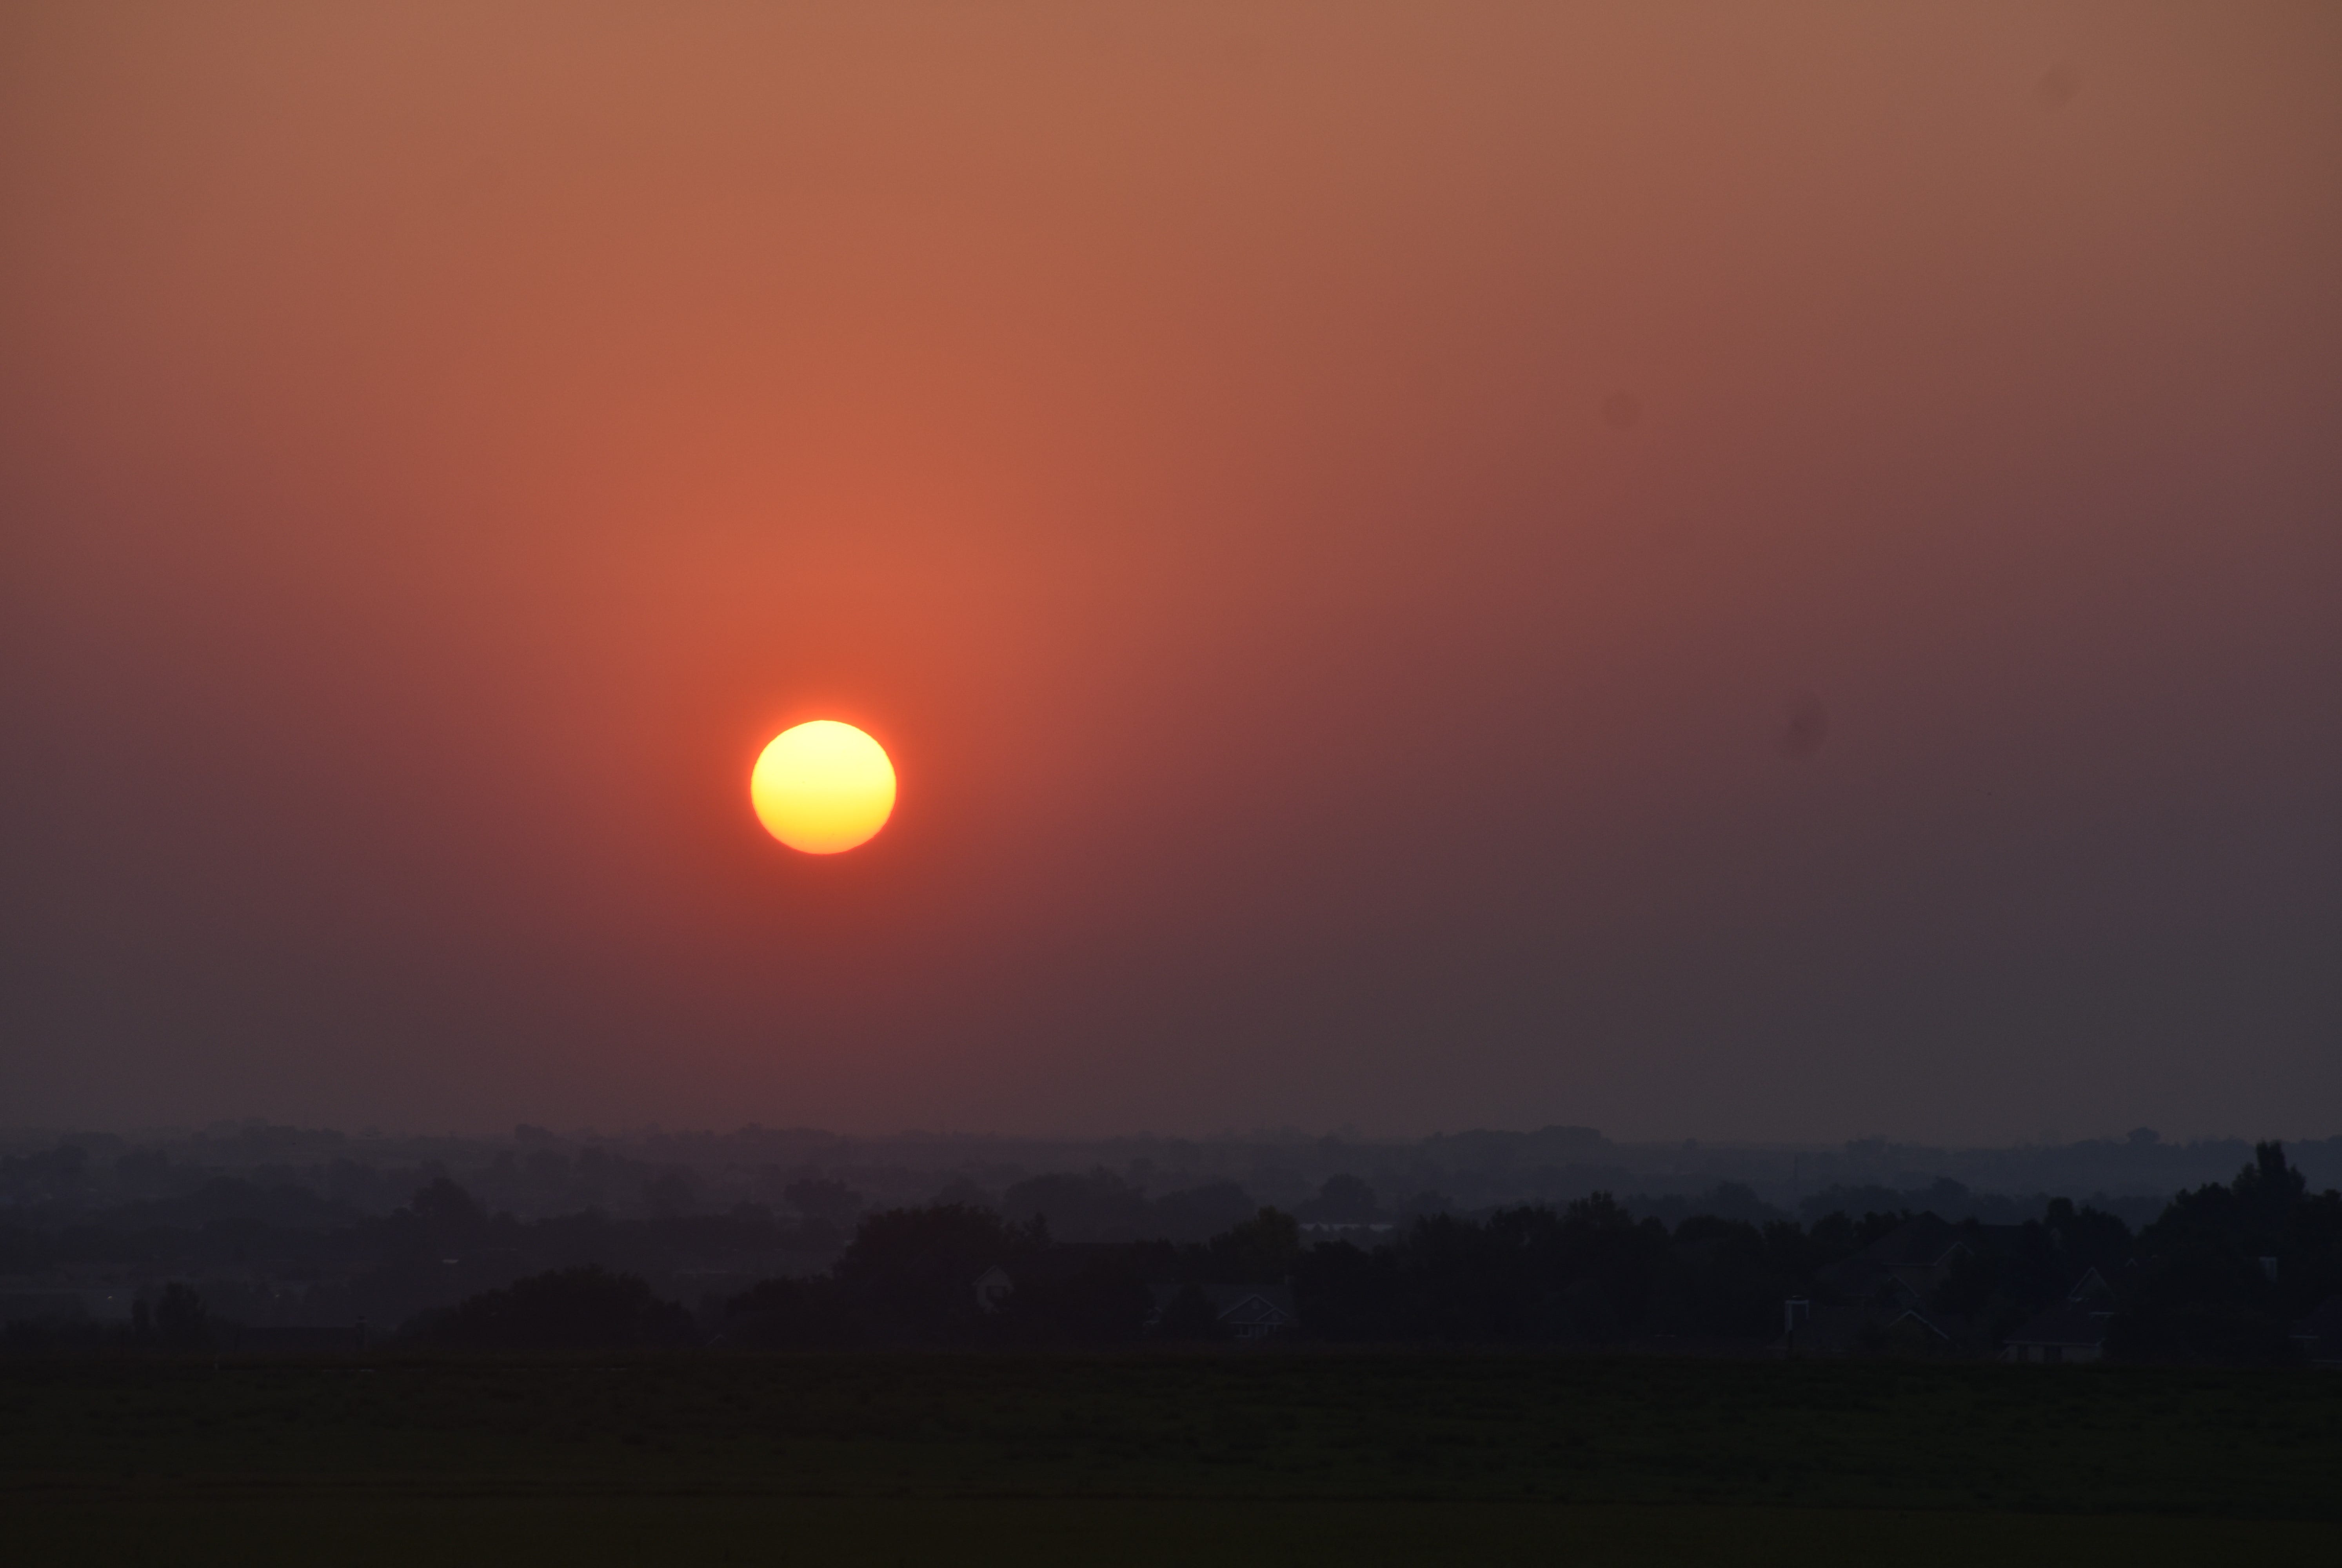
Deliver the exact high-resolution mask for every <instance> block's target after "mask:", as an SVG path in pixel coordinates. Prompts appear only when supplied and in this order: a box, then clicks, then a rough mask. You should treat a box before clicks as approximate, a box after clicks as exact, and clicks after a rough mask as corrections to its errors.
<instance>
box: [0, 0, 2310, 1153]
mask: <svg viewBox="0 0 2342 1568" xmlns="http://www.w3.org/2000/svg"><path fill="white" fill-rule="evenodd" d="M2337 81H2342V14H2337V12H2336V11H2334V10H2333V9H2332V8H2330V7H2326V6H2319V5H2291V6H2267V7H2259V6H2251V5H2217V6H2215V5H2200V6H2194V7H2148V6H2143V5H2106V6H2070V5H2024V6H2008V7H1994V6H1988V5H1942V6H1937V7H1919V6H1897V7H1873V6H1861V5H1828V6H1801V5H1771V6H1762V7H1757V6H1751V7H1714V6H1693V5H1686V6H1681V7H1669V6H1665V5H1611V6H1586V7H1565V6H1561V5H1544V4H1538V5H1504V6H1496V5H1491V6H1469V5H1388V6H1369V5H1359V4H1342V5H1323V6H1293V5H1232V6H1228V7H1226V8H1222V9H1216V10H1215V9H1212V8H1209V7H1205V6H1200V5H1165V6H1159V7H1142V6H1123V5H1064V6H1030V7H1013V6H982V7H973V6H971V7H958V6H933V5H917V6H901V7H888V6H884V5H874V4H866V3H857V4H851V5H835V6H826V7H812V6H807V7H789V6H783V5H676V6H668V5H659V6H653V5H633V6H589V5H580V4H559V5H491V4H484V3H478V0H472V3H465V4H460V5H453V4H451V5H445V6H438V7H432V6H424V5H414V6H396V7H373V6H359V5H347V6H341V5H335V6H328V5H282V6H237V5H215V6H204V7H188V6H179V5H152V6H108V5H97V4H91V3H87V0H75V3H73V4H59V5H32V6H18V7H15V8H13V9H11V10H9V11H8V12H6V13H5V15H0V517H5V533H0V617H5V624H4V625H0V720H5V724H6V725H7V729H8V733H9V734H10V736H11V742H10V746H9V757H10V763H9V766H8V768H7V770H6V776H5V780H0V811H4V812H5V822H0V854H4V855H5V863H0V872H5V886H0V922H5V925H4V926H0V936H5V950H6V955H5V956H0V986H5V996H4V997H0V1000H5V1006H6V1010H7V1029H6V1034H7V1036H8V1041H9V1044H7V1046H6V1048H5V1050H0V1103H5V1104H6V1105H7V1106H8V1107H9V1109H8V1111H7V1112H6V1117H7V1119H8V1120H10V1121H12V1122H23V1123H27V1124H30V1123H35V1122H58V1121H63V1122H82V1123H123V1122H137V1121H151V1120H172V1119H177V1120H191V1119H199V1118H202V1117H207V1116H212V1115H226V1114H246V1113H251V1114H267V1115H272V1116H276V1117H280V1118H289V1119H299V1120H309V1121H327V1122H338V1123H341V1124H358V1123H360V1122H365V1121H378V1122H382V1123H384V1124H403V1125H424V1126H463V1127H474V1126H494V1125H498V1124H505V1123H509V1122H510V1121H512V1120H515V1119H516V1118H524V1117H525V1118H526V1119H528V1120H532V1121H536V1122H546V1123H556V1124H577V1123H589V1122H590V1123H599V1124H605V1125H611V1124H621V1123H632V1122H637V1121H641V1120H645V1119H650V1118H657V1119H663V1120H665V1121H667V1122H668V1123H670V1124H732V1123H736V1122H739V1121H744V1120H751V1119H753V1120H759V1121H763V1122H765V1123H767V1124H827V1125H834V1126H841V1127H852V1128H866V1129H883V1128H894V1127H902V1126H910V1125H925V1126H956V1127H961V1128H969V1129H983V1128H997V1129H1001V1130H1019V1131H1022V1130H1044V1129H1068V1130H1071V1129H1079V1130H1136V1129H1139V1128H1151V1129H1155V1130H1158V1131H1203V1130H1210V1129H1216V1128H1220V1127H1228V1126H1240V1127H1250V1126H1256V1125H1267V1124H1284V1123H1291V1124H1299V1125H1302V1126H1306V1127H1313V1128H1323V1127H1327V1126H1332V1125H1335V1124H1342V1123H1355V1124H1359V1125H1361V1126H1363V1127H1365V1128H1366V1129H1368V1130H1381V1131H1393V1132H1422V1131H1429V1130H1434V1129H1436V1128H1449V1127H1456V1126H1462V1125H1471V1124H1499V1125H1523V1124H1527V1125H1535V1124H1541V1123H1544V1122H1548V1121H1563V1122H1581V1123H1591V1124H1596V1125H1599V1126H1601V1127H1603V1128H1604V1129H1605V1130H1606V1131H1611V1132H1613V1133H1614V1134H1639V1135H1670V1136H1673V1135H1684V1134H1698V1135H1703V1136H1710V1137H1722V1136H1734V1135H1739V1136H1822V1137H1837V1136H1850V1135H1854V1134H1857V1133H1867V1132H1886V1133H1890V1134H1897V1135H1903V1136H1941V1137H1954V1136H1957V1137H2003V1136H2018V1135H2030V1134H2035V1133H2037V1132H2039V1131H2044V1130H2050V1129H2056V1130H2059V1131H2062V1132H2064V1133H2067V1134H2073V1135H2078V1134H2084V1133H2094V1132H2103V1131H2109V1130H2114V1131H2119V1130H2121V1129H2122V1128H2126V1127H2128V1126H2130V1125H2133V1124H2137V1123H2140V1122H2147V1123H2149V1124H2155V1125H2157V1126H2160V1127H2162V1128H2164V1129H2165V1130H2166V1131H2167V1133H2185V1132H2189V1131H2197V1130H2221V1131H2238V1132H2248V1133H2249V1132H2263V1133H2267V1132H2278V1133H2286V1134H2297V1135H2298V1134H2311V1133H2320V1134H2322V1133H2328V1132H2332V1131H2335V1130H2337V1127H2342V1048H2337V1040H2342V981H2337V979H2336V977H2335V974H2334V973H2333V971H2334V964H2333V962H2332V955H2333V954H2334V953H2335V952H2336V951H2337V948H2342V875H2337V874H2342V825H2337V824H2342V810H2338V809H2337V801H2342V703H2337V692H2342V614H2337V608H2342V527H2337V517H2342V440H2337V437H2336V432H2337V428H2342V418H2337V416H2342V290H2337V288H2336V286H2335V282H2334V280H2335V279H2336V278H2337V277H2342V95H2338V94H2337V93H2336V92H2335V91H2334V84H2335V83H2336V82H2337ZM1800 713H1803V714H1806V715H1807V724H1806V728H1805V729H1804V731H1802V732H1801V733H1803V734H1806V736H1807V740H1809V741H1810V740H1811V738H1812V737H1813V736H1814V735H1816V734H1818V735H1819V737H1820V739H1819V745H1818V749H1813V748H1811V747H1810V746H1809V747H1807V751H1809V753H1810V754H1787V753H1788V752H1794V751H1797V747H1795V746H1790V747H1788V748H1787V750H1786V751H1785V746H1784V744H1783V743H1784V742H1785V740H1787V737H1788V734H1789V730H1790V727H1791V725H1792V723H1793V720H1794V719H1795V717H1796V715H1797V714H1800ZM1817 715H1818V716H1819V717H1818V722H1817ZM815 716H831V717H838V718H844V719H847V720H850V721H852V722H854V723H856V724H861V725H863V726H864V727H866V728H867V729H868V730H870V731H871V733H872V734H876V736H878V737H879V738H880V739H881V740H882V741H883V742H884V743H885V744H886V745H887V747H888V748H889V750H890V752H891V753H892V754H893V755H894V759H895V761H896V766H897V768H898V771H899V773H900V774H901V780H902V794H901V806H900V808H899V810H898V812H897V814H896V819H895V821H894V823H893V824H890V825H889V827H888V828H887V829H886V832H885V833H884V834H882V835H881V836H880V838H879V839H878V840H876V841H875V842H874V843H873V844H870V845H868V846H867V847H866V848H865V849H863V850H857V851H855V852H853V853H852V854H847V855H844V856H840V857H837V858H836V862H835V863H826V862H825V863H815V862H811V861H807V860H805V859H803V858H801V857H794V856H791V855H790V854H788V853H787V852H786V851H783V850H780V849H778V848H776V846H774V845H773V844H771V843H770V841H769V840H768V839H766V837H765V836H764V834H762V833H761V831H760V830H759V829H758V828H757V826H756V822H755V820H754V818H753V817H752V816H751V815H750V814H749V813H748V810H747V805H746V772H747V768H748V765H749V764H750V763H751V762H752V761H753V760H754V758H755V756H756V753H757V750H758V749H759V747H761V745H762V744H764V742H765V741H766V739H768V738H769V737H770V736H771V735H772V734H775V733H776V731H777V730H779V729H780V728H782V727H784V726H785V725H786V724H790V723H794V722H796V721H797V720H800V719H804V718H808V717H815Z"/></svg>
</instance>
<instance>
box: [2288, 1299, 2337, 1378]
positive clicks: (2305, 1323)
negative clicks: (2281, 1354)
mask: <svg viewBox="0 0 2342 1568" xmlns="http://www.w3.org/2000/svg"><path fill="white" fill-rule="evenodd" d="M2293 1345H2294V1348H2295V1349H2296V1350H2298V1351H2299V1352H2301V1353H2302V1354H2303V1355H2304V1356H2306V1357H2307V1358H2308V1361H2309V1364H2310V1365H2312V1366H2330V1367H2342V1295H2331V1296H2327V1298H2326V1300H2325V1301H2324V1302H2322V1303H2319V1305H2318V1306H2317V1310H2316V1311H2314V1312H2312V1313H2309V1314H2308V1315H2307V1317H2304V1318H2302V1319H2301V1320H2300V1321H2299V1322H2297V1323H2295V1324H2294V1325H2293Z"/></svg>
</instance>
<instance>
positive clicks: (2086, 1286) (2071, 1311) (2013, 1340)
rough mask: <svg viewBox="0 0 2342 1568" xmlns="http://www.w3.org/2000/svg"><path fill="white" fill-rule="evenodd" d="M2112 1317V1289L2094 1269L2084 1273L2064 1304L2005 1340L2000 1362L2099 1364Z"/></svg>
mask: <svg viewBox="0 0 2342 1568" xmlns="http://www.w3.org/2000/svg"><path fill="white" fill-rule="evenodd" d="M2114 1315H2115V1312H2114V1287H2113V1286H2112V1285H2110V1284H2108V1283H2107V1278H2106V1276H2105V1275H2104V1274H2102V1273H2099V1272H2098V1271H2097V1269H2094V1268H2093V1269H2085V1270H2084V1271H2083V1272H2082V1277H2081V1278H2080V1279H2078V1280H2076V1281H2075V1282H2074V1288H2073V1289H2072V1290H2070V1291H2067V1293H2066V1299H2065V1300H2064V1301H2061V1302H2059V1303H2057V1305H2056V1306H2053V1307H2051V1308H2050V1309H2049V1310H2048V1311H2047V1312H2045V1313H2041V1314H2040V1315H2038V1316H2037V1317H2035V1318H2034V1319H2033V1320H2032V1321H2030V1322H2029V1323H2026V1324H2025V1325H2024V1326H2023V1327H2022V1328H2020V1329H2018V1330H2017V1332H2016V1333H2012V1334H2010V1335H2009V1336H2008V1344H2007V1349H2005V1350H2003V1351H2002V1352H2001V1353H2000V1354H2001V1359H2002V1360H2003V1361H2031V1362H2044V1363H2050V1364H2053V1365H2054V1364H2057V1363H2064V1362H2091V1361H2097V1360H2100V1359H2102V1358H2103V1357H2104V1356H2105V1355H2106V1344H2107V1324H2108V1323H2111V1322H2113V1321H2114Z"/></svg>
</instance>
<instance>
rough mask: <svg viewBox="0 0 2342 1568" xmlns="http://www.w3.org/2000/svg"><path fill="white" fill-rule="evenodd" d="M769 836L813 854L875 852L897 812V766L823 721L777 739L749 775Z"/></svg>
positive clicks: (843, 727) (872, 745) (858, 736)
mask: <svg viewBox="0 0 2342 1568" xmlns="http://www.w3.org/2000/svg"><path fill="white" fill-rule="evenodd" d="M748 799H749V801H750V803H751V804H754V805H755V806H756V820H757V821H758V822H761V823H763V824H765V831H766V833H769V834H772V835H773V836H774V837H775V838H776V839H779V840H780V841H781V842H782V843H783V844H787V845H788V846H789V847H790V848H791V849H801V850H803V851H805V852H806V854H836V853H837V852H838V851H840V850H844V849H852V848H853V847H854V846H855V845H856V844H867V843H868V842H869V841H870V839H871V837H872V836H873V835H874V834H876V833H877V831H878V830H879V829H880V828H882V827H885V826H886V819H887V818H888V817H889V816H891V815H893V814H894V812H895V764H892V763H890V762H888V761H887V760H886V748H885V747H883V746H881V745H880V744H878V743H877V742H876V741H874V740H872V739H871V738H870V737H869V736H868V735H866V734H863V733H862V732H861V731H860V730H857V729H856V728H855V727H854V726H853V725H852V724H839V723H838V722H837V721H836V720H835V719H816V720H814V721H813V722H812V723H811V724H799V725H797V726H796V728H795V729H790V730H783V731H782V732H781V733H780V734H777V735H775V736H774V737H773V742H772V744H770V745H768V746H766V748H765V754H764V755H762V756H760V757H758V758H757V759H756V771H755V772H754V773H752V774H749V775H748Z"/></svg>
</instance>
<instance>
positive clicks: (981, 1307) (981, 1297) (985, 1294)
mask: <svg viewBox="0 0 2342 1568" xmlns="http://www.w3.org/2000/svg"><path fill="white" fill-rule="evenodd" d="M973 1288H974V1289H975V1291H976V1311H978V1312H986V1313H992V1312H998V1311H999V1310H1000V1309H1001V1308H1002V1307H1005V1306H1006V1305H1007V1304H1008V1298H1009V1297H1010V1296H1013V1295H1015V1294H1016V1281H1015V1280H1012V1279H1010V1278H1009V1277H1008V1271H1007V1270H1006V1269H1004V1268H1002V1267H1001V1266H1000V1265H999V1264H998V1263H995V1264H993V1265H992V1266H991V1267H990V1268H988V1269H986V1270H985V1271H984V1272H983V1273H980V1274H978V1275H976V1283H975V1285H974V1287H973Z"/></svg>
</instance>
